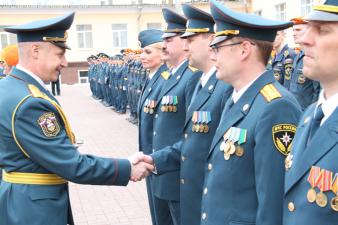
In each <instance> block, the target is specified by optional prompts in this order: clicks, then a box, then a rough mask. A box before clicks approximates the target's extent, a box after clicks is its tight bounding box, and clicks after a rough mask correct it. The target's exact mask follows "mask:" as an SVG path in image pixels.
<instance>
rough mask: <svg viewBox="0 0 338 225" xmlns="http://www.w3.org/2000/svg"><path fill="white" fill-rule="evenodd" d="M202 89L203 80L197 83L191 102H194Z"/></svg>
mask: <svg viewBox="0 0 338 225" xmlns="http://www.w3.org/2000/svg"><path fill="white" fill-rule="evenodd" d="M201 89H202V83H201V80H200V81H199V82H198V83H197V85H196V87H195V90H194V93H193V94H192V97H191V101H190V104H191V103H193V102H194V100H195V98H196V96H197V95H198V92H199V91H200V90H201Z"/></svg>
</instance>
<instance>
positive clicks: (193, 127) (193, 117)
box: [191, 111, 197, 132]
mask: <svg viewBox="0 0 338 225" xmlns="http://www.w3.org/2000/svg"><path fill="white" fill-rule="evenodd" d="M191 121H192V128H191V129H192V132H197V130H196V123H197V112H196V111H194V113H193V114H192V118H191Z"/></svg>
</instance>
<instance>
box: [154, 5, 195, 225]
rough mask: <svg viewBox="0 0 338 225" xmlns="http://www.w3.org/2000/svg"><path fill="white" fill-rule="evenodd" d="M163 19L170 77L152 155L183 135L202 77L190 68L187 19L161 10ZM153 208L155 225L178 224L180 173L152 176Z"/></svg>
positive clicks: (157, 115) (158, 107) (158, 115)
mask: <svg viewBox="0 0 338 225" xmlns="http://www.w3.org/2000/svg"><path fill="white" fill-rule="evenodd" d="M162 12H163V17H164V19H165V21H166V23H167V24H168V27H167V29H166V30H165V31H164V34H163V59H164V60H165V61H166V62H168V63H169V64H170V65H172V70H171V76H170V78H169V79H168V80H167V81H166V82H165V85H164V86H163V88H162V90H161V93H160V95H159V99H161V100H160V102H159V103H158V104H157V105H156V108H155V109H154V114H155V121H154V131H153V136H154V137H153V151H154V152H155V151H158V150H161V149H163V148H164V147H166V146H171V145H173V144H174V143H176V142H178V141H179V140H180V139H181V138H182V135H183V130H184V122H185V118H186V114H187V111H188V106H189V105H190V100H191V97H192V94H193V92H194V89H195V86H196V83H197V82H198V79H199V78H200V76H201V73H200V72H198V73H194V72H193V71H192V69H190V68H189V61H188V59H187V53H186V52H185V51H184V44H185V40H183V39H181V38H180V35H182V34H183V33H184V32H185V28H186V27H185V26H186V19H185V18H184V17H183V16H181V15H179V14H177V13H176V12H174V11H172V10H170V9H167V8H164V9H163V10H162ZM153 178H154V179H153V187H154V195H155V197H154V205H155V211H156V220H157V224H158V225H167V224H168V225H169V224H173V225H178V224H180V222H179V221H180V209H179V204H180V203H179V199H180V192H179V190H180V183H179V178H180V174H179V171H174V172H170V173H166V174H164V175H162V176H153Z"/></svg>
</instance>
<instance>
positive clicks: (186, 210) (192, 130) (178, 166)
mask: <svg viewBox="0 0 338 225" xmlns="http://www.w3.org/2000/svg"><path fill="white" fill-rule="evenodd" d="M182 9H183V12H184V15H185V16H186V17H187V19H188V22H187V24H188V25H187V29H186V32H185V33H184V34H183V35H182V36H181V37H182V38H189V37H191V36H195V35H199V34H204V33H214V20H213V18H212V17H211V15H210V14H208V13H206V12H204V11H201V10H200V9H197V8H195V7H193V6H190V5H188V4H183V5H182ZM231 91H232V88H231V87H230V85H227V84H225V83H224V82H223V81H221V80H217V78H216V69H215V68H214V67H213V68H212V69H211V70H210V71H206V73H204V74H203V75H202V77H201V78H200V82H198V83H197V85H196V87H195V91H194V94H193V97H192V100H191V103H190V106H189V108H188V111H187V113H186V119H185V123H184V128H183V129H184V132H183V136H182V137H181V140H180V141H179V142H177V143H175V144H174V145H172V146H170V147H166V148H164V149H162V150H160V151H157V152H154V153H153V154H152V157H153V160H154V163H155V165H156V170H157V174H158V175H160V174H163V173H165V172H170V171H177V170H180V216H181V219H180V222H181V223H180V224H181V225H191V224H199V223H200V214H201V199H202V193H203V189H202V188H203V181H204V168H205V164H206V156H207V154H208V152H209V149H210V145H211V141H212V138H213V136H214V134H215V131H216V128H217V125H218V123H219V120H220V117H221V113H222V109H223V106H224V103H225V101H226V100H227V99H228V97H229V95H230V94H231Z"/></svg>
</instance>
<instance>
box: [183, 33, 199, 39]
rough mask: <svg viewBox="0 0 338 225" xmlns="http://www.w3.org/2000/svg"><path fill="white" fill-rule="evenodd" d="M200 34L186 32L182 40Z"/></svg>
mask: <svg viewBox="0 0 338 225" xmlns="http://www.w3.org/2000/svg"><path fill="white" fill-rule="evenodd" d="M196 34H198V33H194V32H185V33H184V34H182V35H181V38H187V37H191V36H194V35H196Z"/></svg>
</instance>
